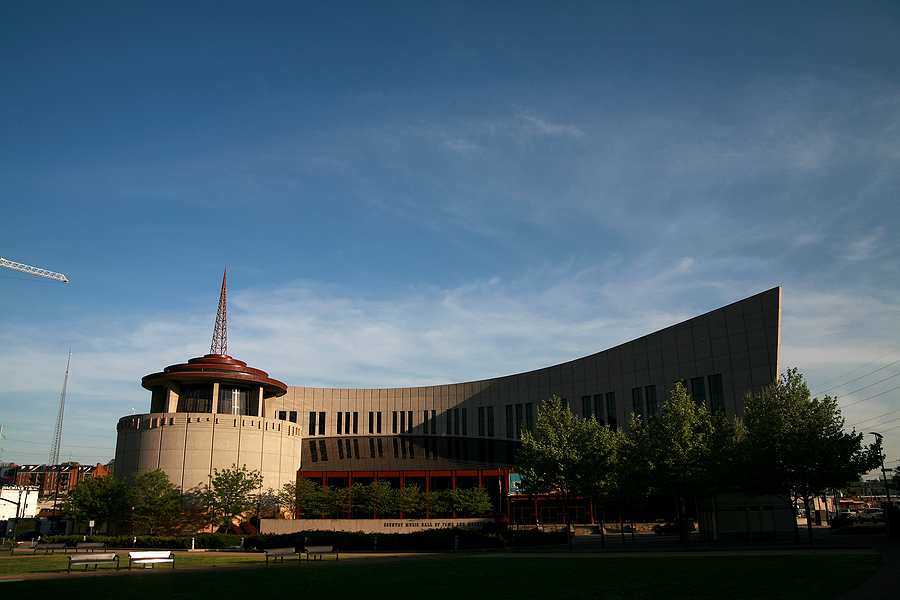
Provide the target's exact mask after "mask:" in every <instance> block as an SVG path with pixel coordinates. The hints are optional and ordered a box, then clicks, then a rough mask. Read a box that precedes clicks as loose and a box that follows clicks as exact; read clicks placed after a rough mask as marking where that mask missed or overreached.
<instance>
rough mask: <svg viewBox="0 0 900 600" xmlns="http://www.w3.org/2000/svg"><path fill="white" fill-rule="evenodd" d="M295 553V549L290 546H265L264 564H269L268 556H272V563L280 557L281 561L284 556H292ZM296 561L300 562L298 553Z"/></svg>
mask: <svg viewBox="0 0 900 600" xmlns="http://www.w3.org/2000/svg"><path fill="white" fill-rule="evenodd" d="M295 554H297V550H295V549H294V548H293V547H291V548H267V549H266V564H269V557H272V559H273V560H272V564H276V563H277V562H278V559H279V558H280V559H281V562H284V557H285V556H294V555H295ZM297 562H300V555H299V554H297Z"/></svg>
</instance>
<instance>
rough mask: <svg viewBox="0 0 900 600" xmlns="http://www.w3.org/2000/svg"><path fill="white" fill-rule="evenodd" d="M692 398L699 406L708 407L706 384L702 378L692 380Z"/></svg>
mask: <svg viewBox="0 0 900 600" xmlns="http://www.w3.org/2000/svg"><path fill="white" fill-rule="evenodd" d="M691 398H693V399H694V402H696V403H697V406H706V382H705V381H703V378H702V377H694V378H693V379H691Z"/></svg>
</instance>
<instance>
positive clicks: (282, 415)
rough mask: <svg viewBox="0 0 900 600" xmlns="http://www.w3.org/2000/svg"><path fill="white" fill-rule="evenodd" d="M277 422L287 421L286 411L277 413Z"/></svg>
mask: <svg viewBox="0 0 900 600" xmlns="http://www.w3.org/2000/svg"><path fill="white" fill-rule="evenodd" d="M278 420H279V421H287V411H286V410H279V411H278Z"/></svg>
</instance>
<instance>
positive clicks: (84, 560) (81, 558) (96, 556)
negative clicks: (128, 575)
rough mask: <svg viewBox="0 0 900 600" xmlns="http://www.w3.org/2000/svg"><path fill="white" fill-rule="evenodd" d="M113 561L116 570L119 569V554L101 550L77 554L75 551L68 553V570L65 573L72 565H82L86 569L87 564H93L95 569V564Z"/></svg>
mask: <svg viewBox="0 0 900 600" xmlns="http://www.w3.org/2000/svg"><path fill="white" fill-rule="evenodd" d="M113 563H115V565H116V571H118V570H119V555H118V554H116V553H115V552H101V553H94V552H91V553H90V554H88V553H86V552H83V553H80V554H79V553H77V552H76V553H75V554H70V555H69V570H68V571H67V573H71V572H72V567H73V566H74V567H80V566H81V565H84V570H85V571H87V570H88V567H89V566H91V565H94V570H95V571H96V570H97V565H103V564H113Z"/></svg>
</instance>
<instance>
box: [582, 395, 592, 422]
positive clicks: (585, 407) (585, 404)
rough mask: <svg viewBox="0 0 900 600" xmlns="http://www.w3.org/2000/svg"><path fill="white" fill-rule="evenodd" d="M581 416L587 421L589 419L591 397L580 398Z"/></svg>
mask: <svg viewBox="0 0 900 600" xmlns="http://www.w3.org/2000/svg"><path fill="white" fill-rule="evenodd" d="M581 416H583V417H584V418H585V419H589V418H590V417H591V397H590V396H582V397H581Z"/></svg>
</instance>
